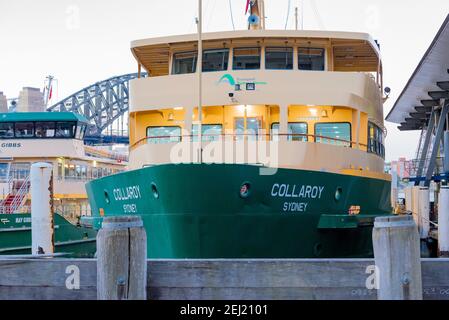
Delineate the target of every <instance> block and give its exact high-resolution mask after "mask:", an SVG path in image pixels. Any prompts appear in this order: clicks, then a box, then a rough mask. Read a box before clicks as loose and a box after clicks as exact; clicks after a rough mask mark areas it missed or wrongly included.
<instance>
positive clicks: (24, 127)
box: [15, 122, 34, 138]
mask: <svg viewBox="0 0 449 320" xmlns="http://www.w3.org/2000/svg"><path fill="white" fill-rule="evenodd" d="M15 129H16V130H15V132H16V138H33V137H34V123H33V122H17V123H16V124H15Z"/></svg>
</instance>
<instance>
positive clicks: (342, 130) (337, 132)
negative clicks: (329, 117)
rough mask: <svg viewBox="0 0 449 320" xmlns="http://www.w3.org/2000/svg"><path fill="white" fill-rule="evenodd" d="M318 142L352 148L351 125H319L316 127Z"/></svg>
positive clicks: (316, 139)
mask: <svg viewBox="0 0 449 320" xmlns="http://www.w3.org/2000/svg"><path fill="white" fill-rule="evenodd" d="M315 135H316V136H317V137H316V138H315V141H316V142H319V143H326V144H335V145H339V146H345V147H350V146H351V124H350V123H317V124H316V125H315Z"/></svg>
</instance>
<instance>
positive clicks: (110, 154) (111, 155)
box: [84, 146, 128, 162]
mask: <svg viewBox="0 0 449 320" xmlns="http://www.w3.org/2000/svg"><path fill="white" fill-rule="evenodd" d="M84 151H85V152H86V153H87V154H91V155H93V156H97V157H102V158H106V159H110V160H118V161H124V162H127V161H128V157H127V156H126V155H123V154H120V153H118V152H114V151H107V150H99V149H97V148H94V147H90V146H84Z"/></svg>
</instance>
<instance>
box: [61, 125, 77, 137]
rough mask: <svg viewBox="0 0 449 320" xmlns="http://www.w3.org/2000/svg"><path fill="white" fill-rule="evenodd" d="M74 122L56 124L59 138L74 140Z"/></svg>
mask: <svg viewBox="0 0 449 320" xmlns="http://www.w3.org/2000/svg"><path fill="white" fill-rule="evenodd" d="M75 127H76V126H75V123H74V122H56V137H57V138H73V137H74V135H75Z"/></svg>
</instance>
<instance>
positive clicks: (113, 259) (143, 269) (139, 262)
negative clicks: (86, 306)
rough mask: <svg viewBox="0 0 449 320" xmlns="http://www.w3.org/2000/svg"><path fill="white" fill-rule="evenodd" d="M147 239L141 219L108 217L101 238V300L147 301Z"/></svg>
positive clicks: (98, 275) (98, 285)
mask: <svg viewBox="0 0 449 320" xmlns="http://www.w3.org/2000/svg"><path fill="white" fill-rule="evenodd" d="M146 259H147V236H146V232H145V229H144V228H143V223H142V219H141V218H140V217H137V216H129V217H128V216H120V217H106V218H104V220H103V224H102V228H101V229H100V231H99V232H98V235H97V298H98V300H146V284H147V264H146Z"/></svg>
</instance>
